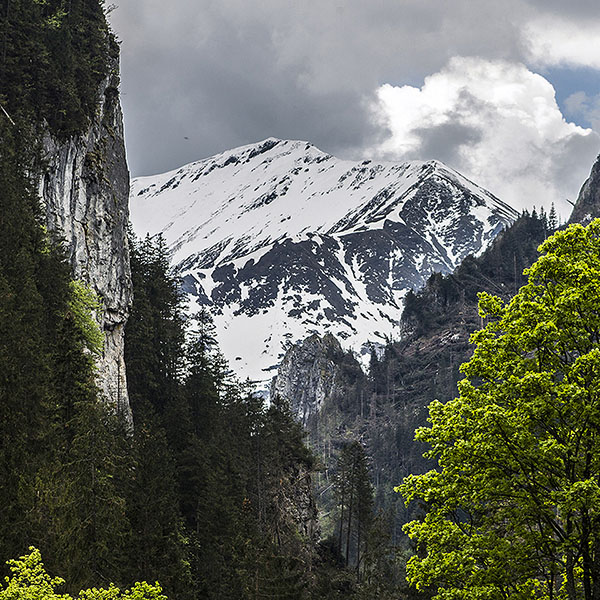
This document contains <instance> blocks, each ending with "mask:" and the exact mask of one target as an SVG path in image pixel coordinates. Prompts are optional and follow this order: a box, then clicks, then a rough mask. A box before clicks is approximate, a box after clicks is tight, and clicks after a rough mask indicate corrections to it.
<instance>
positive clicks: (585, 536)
mask: <svg viewBox="0 0 600 600" xmlns="http://www.w3.org/2000/svg"><path fill="white" fill-rule="evenodd" d="M540 251H541V253H542V256H541V257H540V258H539V260H538V261H537V262H536V263H535V264H534V265H533V266H532V267H531V268H530V269H528V270H527V271H526V274H527V275H528V278H529V280H528V283H527V284H526V285H525V286H524V287H522V288H521V290H520V291H519V292H518V294H517V295H516V296H515V297H514V298H513V300H512V301H511V302H510V303H508V304H507V305H505V304H504V303H503V302H502V301H501V300H500V299H498V298H496V297H494V296H490V295H488V294H481V295H480V313H481V315H482V317H483V318H485V319H486V320H487V321H488V324H487V326H486V327H485V328H484V329H482V330H481V331H479V332H477V333H476V334H474V335H473V336H472V341H473V342H474V343H475V344H476V346H477V347H476V350H475V353H474V355H473V358H472V359H471V360H470V362H468V363H466V364H464V365H463V366H462V372H463V373H464V375H465V376H466V378H465V379H464V380H463V381H461V382H460V384H459V392H460V395H459V397H458V398H456V399H454V400H452V401H450V402H448V403H447V404H441V403H440V402H434V403H432V404H431V406H430V422H431V426H430V427H428V428H422V429H420V430H418V431H417V438H418V439H419V440H421V441H424V442H427V443H428V444H429V445H430V446H431V451H430V452H429V455H430V457H431V458H437V459H438V461H439V466H440V468H439V469H438V470H433V471H430V472H428V473H426V474H425V475H419V476H410V477H407V478H406V479H405V480H404V484H403V485H401V486H400V487H399V488H398V489H399V490H400V491H402V493H403V494H404V496H405V498H406V500H407V502H410V501H414V500H421V501H424V502H425V503H426V505H427V506H428V512H427V515H426V517H425V518H424V520H422V521H413V522H411V523H409V524H408V525H407V526H406V531H407V532H408V533H409V535H410V537H411V538H412V539H414V540H416V541H417V542H418V545H419V548H420V549H421V550H422V551H426V554H420V555H419V556H414V557H412V558H411V559H410V561H409V564H408V574H409V579H410V581H411V582H412V583H413V584H414V585H416V587H417V588H418V589H423V588H427V587H430V586H431V587H433V588H434V589H437V596H436V597H437V598H444V599H450V598H452V599H454V598H456V599H458V598H477V599H496V598H498V599H500V598H549V599H552V598H555V597H557V598H559V597H560V598H563V597H564V598H569V599H571V600H573V599H574V598H576V597H584V598H586V599H587V600H590V599H591V598H597V597H599V593H600V485H599V482H600V220H597V221H594V222H593V223H591V224H590V225H589V226H588V227H587V228H584V227H582V226H580V225H575V226H572V227H570V228H569V229H568V230H566V231H564V232H560V233H557V234H555V235H554V236H552V237H550V238H549V239H548V240H546V241H545V242H544V243H543V244H542V245H541V246H540Z"/></svg>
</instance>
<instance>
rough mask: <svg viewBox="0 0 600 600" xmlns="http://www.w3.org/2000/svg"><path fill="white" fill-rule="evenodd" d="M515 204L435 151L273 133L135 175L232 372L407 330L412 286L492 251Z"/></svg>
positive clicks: (151, 223)
mask: <svg viewBox="0 0 600 600" xmlns="http://www.w3.org/2000/svg"><path fill="white" fill-rule="evenodd" d="M516 216H517V214H516V212H515V211H514V210H513V209H512V208H510V207H509V206H507V205H506V204H504V203H503V202H501V201H500V200H498V199H497V198H495V197H494V196H492V195H491V194H490V193H489V192H486V191H485V190H483V189H482V188H480V187H478V186H477V185H475V184H473V183H472V182H470V181H469V180H468V179H466V178H464V177H462V176H461V175H460V174H459V173H457V172H455V171H453V170H451V169H449V168H448V167H446V166H445V165H443V164H441V163H439V162H436V161H431V162H407V163H391V162H389V163H373V162H371V161H362V162H351V161H342V160H339V159H337V158H335V157H333V156H331V155H329V154H325V153H324V152H321V151H320V150H319V149H317V148H315V147H314V146H312V145H311V144H309V143H307V142H301V141H284V140H277V139H274V138H270V139H267V140H265V141H263V142H260V143H257V144H252V145H249V146H244V147H241V148H236V149H234V150H231V151H228V152H224V153H222V154H219V155H217V156H214V157H211V158H208V159H205V160H202V161H199V162H196V163H192V164H190V165H187V166H184V167H182V168H180V169H178V170H176V171H172V172H169V173H165V174H163V175H157V176H153V177H143V178H139V179H136V180H134V181H133V182H132V193H131V218H132V222H133V225H134V229H135V230H136V232H137V233H138V234H139V235H145V234H146V233H147V232H149V233H150V234H156V233H159V232H162V233H163V234H164V236H165V238H166V241H167V243H168V244H169V247H170V248H171V250H172V253H173V262H174V264H175V265H176V266H177V269H178V271H179V273H180V275H181V276H182V277H183V279H184V284H185V290H186V291H187V292H188V293H189V294H190V297H191V306H190V310H192V311H193V310H194V308H195V307H197V306H201V305H210V306H211V312H212V313H213V314H214V316H215V321H216V325H217V332H218V338H219V342H220V344H221V347H222V349H223V351H224V353H225V355H226V356H227V357H228V358H229V359H230V361H231V362H232V366H234V368H235V370H236V371H237V372H238V373H240V374H242V375H243V376H248V377H250V378H251V379H255V380H264V379H267V378H268V377H269V372H270V370H271V369H273V368H274V367H275V366H276V365H277V363H278V361H279V360H280V358H281V356H282V355H283V351H284V348H285V347H286V346H287V344H289V342H294V341H296V340H299V339H302V338H304V337H306V336H307V335H309V334H311V333H321V334H322V333H325V332H328V331H329V332H332V333H334V334H335V335H337V336H339V337H340V338H341V339H343V340H344V342H345V345H348V346H351V347H354V348H357V349H358V348H359V347H360V346H361V344H362V343H364V342H365V341H366V340H368V339H370V340H374V341H384V340H385V339H386V338H389V337H393V336H395V335H397V333H398V322H399V320H400V315H401V312H402V306H403V298H404V296H405V294H406V292H407V291H408V290H409V289H416V288H420V287H421V286H422V285H423V284H424V283H425V281H426V280H427V277H428V276H429V275H430V274H431V273H432V272H436V271H437V272H443V273H448V272H450V271H452V270H453V269H454V268H455V267H456V265H457V264H459V263H460V262H461V261H462V259H464V258H465V257H466V256H468V255H469V254H477V253H479V252H481V251H482V250H483V249H484V248H485V247H487V246H488V245H489V243H490V242H491V241H492V240H493V239H494V237H495V236H496V235H497V234H498V233H499V232H500V231H501V230H502V229H503V228H504V227H506V226H507V225H508V224H509V223H511V222H512V221H513V220H514V219H515V218H516Z"/></svg>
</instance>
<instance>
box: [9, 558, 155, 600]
mask: <svg viewBox="0 0 600 600" xmlns="http://www.w3.org/2000/svg"><path fill="white" fill-rule="evenodd" d="M29 551H30V553H29V554H27V555H25V556H21V558H19V559H15V560H10V561H8V565H9V567H10V570H11V572H12V577H7V578H6V587H5V588H4V589H0V600H167V597H166V596H163V594H162V593H161V592H162V590H161V588H160V586H159V585H158V584H156V585H150V584H148V583H146V582H145V581H144V582H142V583H136V584H135V585H134V586H133V587H132V588H131V589H130V590H126V591H121V590H119V588H117V587H115V586H114V585H112V584H111V585H110V586H109V587H108V588H107V589H98V588H92V589H89V590H82V591H81V592H79V594H78V595H77V597H76V598H75V599H73V597H72V596H70V595H69V594H59V593H58V592H57V588H60V587H62V586H63V585H64V583H65V581H64V579H61V578H60V577H50V575H49V574H48V573H47V572H46V569H45V568H44V564H43V563H42V557H41V554H40V551H39V550H37V549H36V548H33V547H31V548H29Z"/></svg>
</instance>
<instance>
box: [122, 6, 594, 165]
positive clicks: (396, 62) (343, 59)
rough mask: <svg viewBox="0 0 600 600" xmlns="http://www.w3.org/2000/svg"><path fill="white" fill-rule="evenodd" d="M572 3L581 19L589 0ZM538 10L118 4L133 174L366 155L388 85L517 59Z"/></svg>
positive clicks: (438, 139) (443, 150) (457, 138)
mask: <svg viewBox="0 0 600 600" xmlns="http://www.w3.org/2000/svg"><path fill="white" fill-rule="evenodd" d="M550 4H551V5H552V7H554V8H553V9H552V10H554V9H556V10H557V11H558V10H561V11H564V10H565V9H564V7H562V4H561V3H560V2H558V0H557V1H556V2H550ZM545 5H546V3H545V2H544V6H545ZM569 6H572V12H573V14H575V15H579V14H580V13H582V12H583V9H584V7H585V6H587V3H586V2H582V3H576V4H575V5H572V4H571V3H569ZM540 7H542V2H541V0H539V2H538V1H537V0H535V1H534V0H530V1H529V2H525V0H505V1H503V2H495V1H492V0H489V1H487V0H485V1H481V2H473V1H472V0H454V1H452V2H440V1H439V0H403V1H401V2H399V1H398V0H372V1H370V2H365V1H364V0H303V1H302V2H297V1H293V0H261V1H260V2H259V1H258V0H172V1H171V2H169V3H165V2H159V1H158V0H144V1H143V2H137V1H134V0H121V1H120V5H119V7H118V8H117V9H116V10H115V11H114V13H113V15H112V17H111V20H112V23H113V27H114V28H115V30H116V31H117V33H118V35H119V37H120V38H121V40H122V76H123V77H122V79H123V84H122V91H123V104H124V110H125V116H126V134H127V146H128V158H129V162H130V166H131V170H132V173H133V175H141V174H149V173H154V172H159V171H165V170H167V169H169V168H174V167H176V166H179V165H180V164H183V163H185V162H190V161H192V160H196V159H199V158H202V157H205V156H209V155H211V154H214V153H216V152H219V151H222V150H225V149H228V148H231V147H234V146H237V145H241V144H245V143H251V142H254V141H257V140H260V139H263V138H265V137H268V136H276V137H282V138H300V139H307V140H310V141H311V142H313V143H314V144H316V145H317V146H319V147H320V148H322V149H323V150H326V151H328V152H332V153H335V154H337V155H338V156H342V157H355V158H358V157H359V156H360V155H361V153H362V152H363V151H364V149H365V148H367V147H371V148H373V147H375V146H376V145H377V141H378V139H379V138H381V137H382V136H385V134H386V131H385V130H384V129H382V128H381V126H380V125H377V126H376V125H375V124H374V123H373V121H372V120H371V118H370V112H369V107H370V106H371V104H372V102H373V100H374V95H375V92H376V89H377V87H378V86H379V85H381V84H383V83H392V84H394V85H403V84H410V85H413V86H417V87H419V86H421V85H422V84H423V79H424V77H426V76H427V75H429V74H431V73H435V72H437V71H439V70H440V69H441V68H442V67H443V66H444V65H445V64H446V63H447V61H448V60H449V59H450V58H451V57H452V56H457V55H462V56H479V57H484V58H489V59H506V60H512V61H518V60H521V59H522V57H523V56H524V53H525V46H524V43H523V40H522V38H521V31H520V25H521V23H522V21H523V20H525V19H528V18H530V17H531V16H532V15H534V14H535V13H536V11H538V10H539V9H540ZM443 134H448V135H449V136H450V137H449V139H448V141H447V142H444V140H443V139H442V138H443ZM423 135H424V136H425V133H423ZM461 135H467V137H468V135H471V134H469V132H465V131H461V130H460V128H458V129H454V130H452V128H450V129H448V130H446V131H442V130H439V131H437V132H430V134H428V138H429V139H431V140H432V141H431V144H429V145H428V148H429V147H430V148H431V149H432V151H433V150H435V146H436V145H437V146H438V148H439V149H440V153H438V154H437V157H438V158H441V157H442V156H446V155H449V154H451V153H452V151H453V150H454V149H456V148H458V147H460V145H461V143H464V141H461V139H462V138H461ZM186 138H188V139H186Z"/></svg>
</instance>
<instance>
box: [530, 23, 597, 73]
mask: <svg viewBox="0 0 600 600" xmlns="http://www.w3.org/2000/svg"><path fill="white" fill-rule="evenodd" d="M522 35H523V38H524V42H525V45H526V47H527V51H528V56H527V59H528V62H530V63H532V64H534V65H537V66H569V67H590V68H593V69H600V20H598V19H591V20H588V21H586V22H581V21H575V20H569V19H565V18H564V17H563V18H561V17H559V16H556V15H545V16H541V17H538V18H535V19H533V20H531V21H529V22H527V23H526V24H525V25H524V27H523V31H522Z"/></svg>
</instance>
